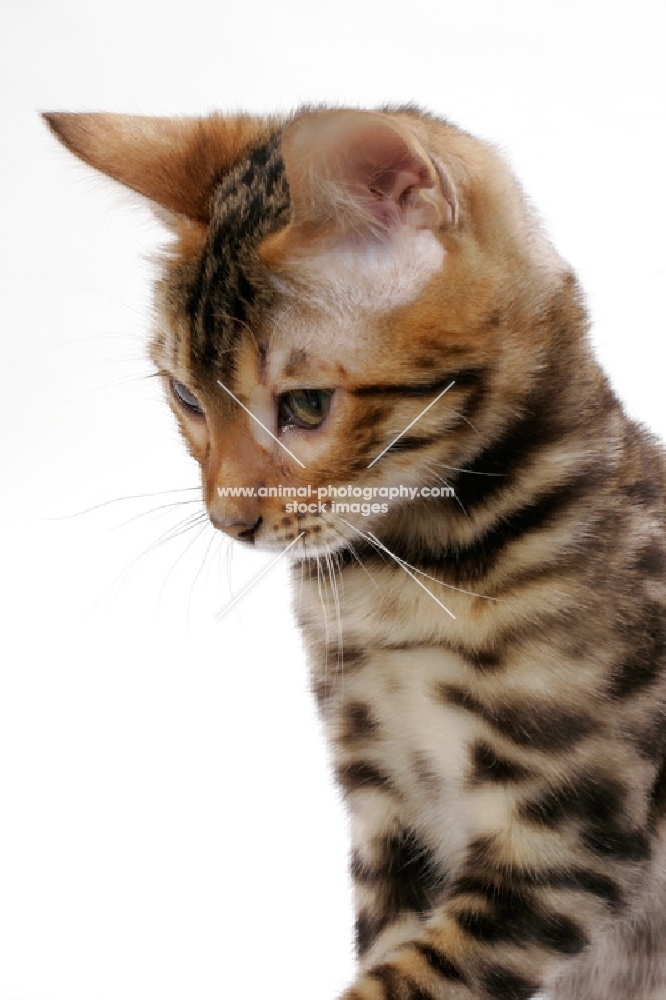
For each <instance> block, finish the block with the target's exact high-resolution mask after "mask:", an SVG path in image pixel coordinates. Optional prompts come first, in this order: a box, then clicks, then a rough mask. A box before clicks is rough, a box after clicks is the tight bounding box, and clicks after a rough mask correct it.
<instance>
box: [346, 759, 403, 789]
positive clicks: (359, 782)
mask: <svg viewBox="0 0 666 1000" xmlns="http://www.w3.org/2000/svg"><path fill="white" fill-rule="evenodd" d="M335 773H336V777H337V779H338V783H339V784H340V786H341V787H342V788H343V789H344V791H345V792H346V793H347V794H348V795H349V794H350V793H351V792H358V791H361V790H363V789H366V788H381V789H386V790H390V789H391V788H392V785H393V783H392V781H391V779H390V778H389V776H388V775H387V774H386V773H385V772H384V771H382V770H381V769H380V768H379V767H377V765H375V764H372V763H370V762H369V761H365V760H359V761H354V762H353V763H350V764H341V765H340V766H339V767H338V768H336V772H335Z"/></svg>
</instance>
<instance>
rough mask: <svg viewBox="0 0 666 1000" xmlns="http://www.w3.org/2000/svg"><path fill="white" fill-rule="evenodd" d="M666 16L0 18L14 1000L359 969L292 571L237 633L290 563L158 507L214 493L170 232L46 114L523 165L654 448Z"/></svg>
mask: <svg viewBox="0 0 666 1000" xmlns="http://www.w3.org/2000/svg"><path fill="white" fill-rule="evenodd" d="M665 9H666V8H665V7H664V4H663V2H662V0H654V2H649V3H647V2H641V0H638V2H630V0H626V2H623V3H617V2H616V3H609V2H605V3H602V2H593V0H574V2H572V0H557V2H550V0H547V2H544V0H541V2H539V3H535V2H528V0H525V2H518V0H506V2H496V3H493V2H490V0H486V2H483V0H466V2H464V3H461V2H457V3H453V2H447V0H444V2H443V0H438V2H433V0H429V2H425V3H424V2H421V3H413V4H398V3H394V4H393V5H392V4H391V3H390V2H388V0H383V2H381V3H379V2H376V3H364V2H362V0H360V2H359V0H356V2H349V0H337V2H330V3H326V4H324V3H318V2H316V0H310V2H308V3H298V2H295V0H294V2H281V0H276V2H273V3H270V2H267V0H255V2H253V3H250V4H242V3H234V4H231V3H229V2H227V0H219V2H217V3H215V4H212V3H211V4H204V3H202V2H200V0H188V2H185V0H179V2H177V3H174V2H172V0H165V2H162V3H148V2H146V0H134V2H132V3H128V2H126V0H114V2H108V0H106V2H104V3H99V2H90V0H86V2H78V3H77V2H74V0H67V2H50V3H49V2H37V0H20V2H19V0H4V3H3V5H2V9H1V11H0V39H1V41H0V109H1V116H0V129H1V135H0V169H1V171H2V183H1V185H0V197H1V198H2V211H1V214H0V222H1V225H2V239H1V240H0V248H1V249H0V252H1V253H2V266H1V268H0V280H1V281H2V285H3V288H2V299H1V303H2V311H1V313H0V315H1V317H2V319H1V322H2V338H1V347H0V349H1V351H2V364H1V365H0V377H1V378H2V388H1V391H0V405H1V406H2V424H1V426H2V432H3V453H2V462H1V463H0V468H1V470H2V475H3V482H2V494H1V495H2V501H3V516H2V518H1V519H0V525H1V530H2V540H1V548H0V553H1V557H2V559H1V565H2V576H1V579H2V584H3V588H4V595H3V600H2V603H1V605H0V608H1V614H2V622H3V624H2V633H1V635H2V647H1V650H2V651H1V657H2V661H1V665H0V1000H102V998H104V1000H107V998H118V1000H135V998H136V1000H152V998H158V997H159V998H160V1000H185V998H188V1000H191V998H193V997H197V1000H207V998H213V997H216V998H217V997H220V998H225V1000H226V998H227V997H234V996H237V995H241V996H243V997H251V998H254V997H256V998H261V997H263V996H270V997H271V998H274V997H278V998H282V997H284V998H289V1000H331V998H332V997H333V996H334V995H335V994H336V992H337V991H338V990H339V989H340V988H341V987H342V985H343V984H344V983H345V982H346V981H347V980H348V978H349V976H350V975H351V970H352V959H351V925H352V914H351V908H350V903H349V887H348V882H347V875H346V830H345V820H344V815H343V813H342V810H341V807H340V804H339V801H338V798H337V793H336V792H335V790H334V788H333V786H332V784H331V782H330V777H329V773H328V770H327V762H326V754H325V750H324V748H323V746H322V743H321V740H320V737H319V731H318V726H317V722H316V719H315V716H314V710H313V705H312V702H311V700H310V696H309V694H308V692H307V685H306V673H305V667H304V658H303V653H302V650H301V648H300V645H299V641H298V637H297V635H296V633H295V630H294V628H293V624H292V618H291V612H290V605H289V595H288V590H287V584H286V575H285V573H284V569H283V568H282V567H277V568H275V569H274V570H272V571H271V572H270V573H269V574H267V576H266V577H265V578H264V579H263V580H262V581H261V583H260V584H258V585H257V586H256V587H255V588H254V589H253V590H251V591H250V592H249V594H248V595H247V596H246V597H245V598H244V599H243V600H242V601H241V602H240V603H239V605H238V606H237V608H236V609H235V610H234V611H233V612H231V613H230V614H229V615H228V616H227V617H226V618H225V619H224V620H223V621H222V622H219V623H217V622H215V620H214V615H215V613H216V611H217V610H219V609H220V608H221V607H223V606H224V604H225V602H226V601H227V600H228V599H229V595H230V593H231V592H233V591H234V590H235V591H237V590H238V589H240V587H241V586H242V585H243V583H244V582H245V581H247V580H249V579H250V578H251V576H252V574H253V573H256V572H257V570H258V568H260V567H261V566H263V565H265V563H266V562H267V561H268V558H269V557H267V556H261V555H258V556H250V555H247V554H245V553H241V552H239V551H236V552H234V554H233V558H232V561H231V566H230V568H229V557H228V555H227V550H226V547H225V546H223V545H222V544H221V543H220V539H219V538H213V532H212V529H210V528H206V529H204V530H202V533H201V535H200V536H198V537H195V531H193V530H190V531H188V532H186V533H183V534H179V535H177V536H176V537H174V538H172V539H170V540H169V539H167V540H166V541H164V544H162V545H161V546H159V547H154V548H151V546H152V545H153V543H154V542H155V541H156V540H157V539H158V538H159V537H160V536H161V535H163V534H164V533H165V532H168V531H169V530H170V529H173V528H175V527H176V526H177V525H178V523H179V522H180V520H181V519H183V518H185V517H187V516H189V515H190V514H191V513H193V512H196V511H197V510H199V509H200V508H199V507H198V505H197V503H188V504H184V505H183V504H181V505H176V506H171V507H168V506H167V507H163V506H162V505H167V504H175V503H176V501H177V500H180V499H183V498H189V499H192V498H195V497H196V491H195V490H190V492H184V493H169V492H166V493H161V492H160V491H169V490H176V489H181V488H184V487H190V488H191V487H195V486H196V484H197V475H196V470H195V468H194V467H193V465H192V463H191V462H190V461H189V460H188V459H187V458H186V457H185V456H184V451H183V448H182V447H181V445H180V443H179V440H178V437H177V434H176V432H175V428H174V427H173V425H172V422H171V419H170V416H169V414H168V412H167V409H166V406H165V405H164V404H163V403H162V401H161V399H160V396H159V392H158V390H157V386H156V385H155V380H151V379H150V378H148V379H146V378H144V377H143V376H144V375H147V374H148V373H149V371H150V367H149V365H148V364H147V362H146V361H145V359H144V345H145V343H146V339H147V333H148V329H149V323H150V314H149V301H150V281H151V266H150V262H149V253H150V251H151V249H155V248H156V247H157V246H158V245H159V243H160V240H161V238H162V235H161V233H160V231H159V229H158V228H157V227H156V225H155V224H154V223H153V222H152V221H151V219H150V217H149V214H148V213H147V212H145V211H144V210H143V208H142V206H140V205H137V203H136V202H134V201H133V200H132V199H130V198H129V197H127V196H125V195H123V194H120V193H118V192H117V191H116V189H115V188H114V187H113V185H111V184H110V183H108V182H106V181H103V180H101V179H100V178H98V177H97V176H96V175H94V174H93V172H92V171H88V170H87V169H85V168H83V167H82V166H80V165H78V164H77V163H76V162H75V161H74V160H73V159H72V158H71V157H69V156H68V155H67V154H66V153H65V152H64V151H63V150H61V149H60V148H59V147H58V146H57V144H56V143H55V141H54V140H53V139H52V138H51V137H50V136H49V134H48V133H47V131H46V129H45V128H44V127H43V126H42V124H41V123H40V121H39V119H38V117H37V113H36V112H37V110H38V109H44V110H47V109H63V110H102V109H104V110H113V111H127V112H136V113H150V114H152V113H156V114H169V113H205V112H207V111H209V110H213V109H227V110H240V109H249V110H252V111H256V112H262V111H264V110H269V109H271V110H280V111H284V110H289V109H291V108H294V107H296V106H297V105H298V104H299V103H300V102H305V101H313V102H316V101H327V102H342V103H351V104H354V105H361V106H372V105H374V104H377V103H383V102H387V101H398V102H405V101H413V102H417V103H418V104H420V105H422V106H425V107H427V108H430V109H432V110H434V111H436V112H438V113H441V114H444V115H446V116H448V117H450V118H451V119H452V120H453V121H455V122H458V123H459V124H461V125H463V126H464V127H465V128H467V129H469V130H470V131H472V132H475V133H477V134H480V135H482V136H484V137H487V138H490V139H491V140H493V141H495V142H497V143H498V144H499V145H500V146H501V147H502V149H503V150H504V151H505V152H506V153H507V155H508V156H509V158H510V160H511V161H512V163H513V164H514V166H515V168H516V170H517V172H518V175H519V176H520V178H521V179H522V181H523V182H524V184H525V186H526V189H527V191H528V192H529V194H530V196H531V197H532V199H533V200H534V201H535V203H536V204H537V205H538V206H539V208H540V210H541V212H542V214H543V216H544V218H545V221H546V224H547V227H548V228H549V230H550V231H551V233H552V234H553V236H554V239H555V242H556V244H557V246H558V248H559V249H560V251H561V252H562V253H563V255H564V256H565V257H567V258H568V259H569V260H570V261H571V262H572V263H573V265H574V266H575V268H576V269H577V271H578V272H579V275H580V277H581V279H582V282H583V285H584V287H585V289H586V291H587V295H588V301H589V305H590V308H591V312H592V315H593V319H594V326H593V336H594V340H595V344H596V347H597V350H598V353H599V356H600V358H601V359H602V361H603V364H604V365H605V367H606V369H607V370H608V371H609V373H610V374H611V376H612V379H613V381H614V384H615V385H616V387H617V390H618V392H619V393H620V395H621V396H622V397H623V398H624V400H625V401H626V403H627V405H628V407H629V409H630V411H631V412H632V413H633V414H635V415H636V416H638V417H639V418H641V419H644V420H645V421H647V422H648V423H649V424H651V425H652V426H653V427H654V429H655V430H657V431H658V432H660V433H662V434H663V433H664V431H666V416H665V414H664V407H663V392H662V388H663V379H664V373H663V361H664V318H663V317H664V311H663V287H664V270H665V249H664V242H665V241H664V233H665V232H666V211H665V194H664V191H665V187H666V184H665V182H664V177H665V175H666V156H665V154H664V140H663V132H664V94H665V93H666V61H665V60H664V58H663V52H664V46H665V44H666V31H665V23H664V18H665V14H664V11H665ZM137 494H156V495H154V496H148V497H144V498H143V499H137V500H119V498H123V497H128V496H135V495H137ZM108 501H114V502H110V503H109V502H108ZM115 501H118V502H115ZM99 504H105V506H103V507H99V508H98V509H96V510H94V511H92V512H90V513H85V514H84V513H81V514H79V513H78V512H81V511H84V510H86V509H87V508H90V507H93V506H95V505H99ZM72 515H77V516H72ZM137 515H140V516H137ZM197 530H199V529H197ZM211 538H213V542H212V547H211V549H210V551H209V554H208V557H207V559H206V562H205V565H204V567H203V570H202V572H200V573H199V572H198V571H199V570H200V569H201V567H202V562H203V560H204V556H205V553H206V548H207V546H208V544H209V542H210V541H211ZM190 542H192V545H191V548H189V549H188V548H187V546H188V545H189V543H190ZM146 549H148V551H147V552H146V554H145V555H142V553H143V552H144V550H146Z"/></svg>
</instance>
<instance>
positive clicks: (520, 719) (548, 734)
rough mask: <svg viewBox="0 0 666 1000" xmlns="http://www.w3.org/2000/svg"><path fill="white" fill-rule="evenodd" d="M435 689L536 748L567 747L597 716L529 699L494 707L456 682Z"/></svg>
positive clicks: (591, 728) (450, 701)
mask: <svg viewBox="0 0 666 1000" xmlns="http://www.w3.org/2000/svg"><path fill="white" fill-rule="evenodd" d="M435 693H436V696H437V697H438V699H439V700H440V701H442V702H445V703H446V704H449V705H456V706H458V707H460V708H462V709H464V710H465V711H467V712H470V713H472V714H473V715H476V716H478V717H479V718H480V719H482V720H483V721H484V722H486V723H487V724H488V725H489V726H491V727H492V728H493V729H495V730H496V731H497V732H498V733H501V734H502V736H505V737H506V738H507V739H509V740H511V741H512V742H513V743H516V744H517V745H518V746H527V747H532V748H533V749H535V750H542V751H546V752H551V753H552V752H556V751H558V750H568V749H570V748H571V747H572V746H573V745H574V744H576V743H578V742H580V740H582V739H584V738H585V737H586V736H588V735H589V734H590V733H592V732H594V730H595V728H596V725H595V722H594V720H593V719H592V718H591V717H590V716H589V715H587V714H585V713H584V712H583V711H582V710H581V711H580V712H571V711H567V710H566V709H563V708H560V707H558V706H557V705H544V704H542V705H536V704H534V703H530V702H525V703H524V704H515V703H514V704H513V705H506V704H504V705H497V706H493V707H492V708H491V707H488V706H486V705H485V704H484V703H483V702H482V701H480V700H479V699H478V698H476V697H475V696H474V695H472V694H471V692H469V691H467V690H465V689H464V688H461V687H459V686H458V685H455V684H444V683H440V684H437V685H436V688H435Z"/></svg>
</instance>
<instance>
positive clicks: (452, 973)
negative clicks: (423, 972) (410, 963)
mask: <svg viewBox="0 0 666 1000" xmlns="http://www.w3.org/2000/svg"><path fill="white" fill-rule="evenodd" d="M412 948H414V950H415V951H418V953H419V955H420V956H421V957H422V958H423V959H425V961H426V962H427V964H428V966H429V968H430V969H431V970H432V971H433V972H434V973H436V974H437V975H438V976H440V977H441V978H442V979H448V980H451V981H452V982H458V983H463V982H465V979H464V977H463V974H462V972H461V971H460V969H459V968H458V966H457V965H456V964H455V963H454V962H453V961H452V960H451V959H450V958H449V957H448V956H447V955H445V954H444V953H443V952H442V951H440V949H439V948H434V947H433V946H432V945H430V944H426V943H425V942H422V941H416V942H414V943H413V944H412Z"/></svg>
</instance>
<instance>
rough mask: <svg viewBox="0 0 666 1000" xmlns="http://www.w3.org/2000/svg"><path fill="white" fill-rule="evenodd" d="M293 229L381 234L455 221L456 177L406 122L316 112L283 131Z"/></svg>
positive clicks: (356, 113)
mask: <svg viewBox="0 0 666 1000" xmlns="http://www.w3.org/2000/svg"><path fill="white" fill-rule="evenodd" d="M282 152H283V157H284V161H285V166H286V170H287V179H288V182H289V191H290V194H291V198H292V203H293V222H294V225H295V226H299V225H300V226H302V227H306V228H308V229H312V228H313V227H315V228H319V227H323V228H325V229H330V227H331V225H333V226H334V227H335V228H336V229H337V230H338V231H340V230H341V231H348V232H355V233H361V234H362V233H364V232H365V233H374V234H375V235H376V234H381V233H387V232H390V231H391V230H392V229H393V228H395V227H398V226H400V225H401V224H407V225H411V226H413V227H415V228H419V229H422V228H432V229H437V228H441V227H444V226H451V225H455V224H456V223H457V219H458V202H457V198H456V193H455V187H454V184H453V181H452V180H451V177H450V176H449V174H448V172H447V171H446V169H445V168H444V166H443V165H442V164H439V163H437V162H436V161H435V160H434V159H433V158H432V157H430V156H429V155H428V153H427V152H426V151H425V149H424V148H423V146H422V145H421V143H420V142H419V141H418V139H417V138H416V136H414V135H413V134H412V133H411V131H410V130H409V129H408V128H407V127H406V126H405V125H403V124H402V123H401V122H398V121H397V120H395V119H393V118H392V117H391V116H390V115H388V114H382V113H380V112H368V111H333V110H331V111H317V112H313V113H310V114H306V115H303V116H302V117H300V118H296V119H295V120H294V121H293V122H292V123H291V124H290V125H289V126H288V127H287V128H286V130H285V133H284V136H283V140H282Z"/></svg>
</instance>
